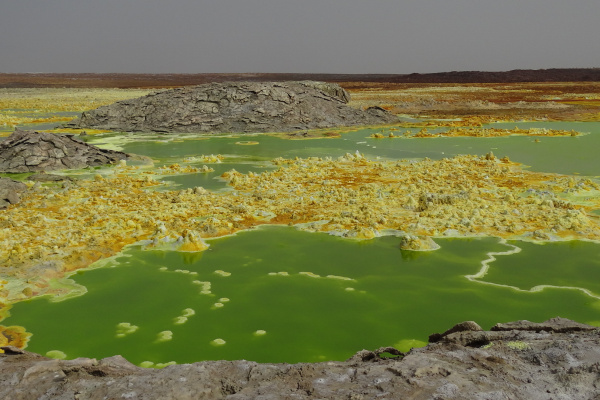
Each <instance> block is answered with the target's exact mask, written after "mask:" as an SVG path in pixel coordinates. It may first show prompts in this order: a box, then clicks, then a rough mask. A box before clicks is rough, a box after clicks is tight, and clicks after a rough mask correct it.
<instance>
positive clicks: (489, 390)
mask: <svg viewBox="0 0 600 400" xmlns="http://www.w3.org/2000/svg"><path fill="white" fill-rule="evenodd" d="M504 328H506V329H509V330H498V331H483V330H480V329H481V328H479V326H478V325H477V324H475V323H473V322H467V323H463V324H459V325H457V326H455V327H454V328H453V329H450V330H448V331H446V332H445V333H444V334H443V335H442V337H440V338H438V340H439V341H438V342H436V343H433V344H430V345H428V346H427V347H424V348H421V349H413V350H412V351H410V352H409V353H407V354H403V353H400V352H398V351H394V350H395V349H393V348H382V349H378V350H376V351H368V350H362V351H360V352H358V353H357V354H356V355H355V356H353V357H352V358H350V359H349V360H347V361H342V362H324V363H317V364H294V365H290V364H259V363H256V362H250V361H207V362H199V363H194V364H183V365H173V366H169V367H166V368H164V369H162V370H153V369H144V368H139V367H136V366H134V365H132V364H130V363H129V362H128V361H127V360H125V359H124V358H122V357H120V356H114V357H110V358H105V359H103V360H100V361H97V360H94V359H87V358H78V359H75V360H51V359H48V358H45V357H42V356H40V355H37V354H34V353H29V352H25V351H22V350H19V349H16V348H13V347H2V349H3V350H4V352H5V354H0V382H2V385H0V398H6V399H12V400H20V399H27V400H29V399H57V400H60V399H78V398H79V399H89V400H94V399H116V398H119V399H121V398H129V399H161V400H170V399H178V400H179V399H231V400H235V399H375V398H385V399H529V400H536V399H570V400H573V399H592V398H598V393H599V392H600V389H599V388H600V335H599V330H598V328H595V327H592V326H588V325H583V324H577V323H573V321H569V320H565V319H561V318H558V319H552V320H549V321H546V322H544V323H543V324H533V323H530V322H528V321H520V322H518V323H515V324H504V325H503V327H501V329H504ZM385 353H391V354H394V353H395V354H398V355H399V356H398V357H393V358H386V357H384V355H385Z"/></svg>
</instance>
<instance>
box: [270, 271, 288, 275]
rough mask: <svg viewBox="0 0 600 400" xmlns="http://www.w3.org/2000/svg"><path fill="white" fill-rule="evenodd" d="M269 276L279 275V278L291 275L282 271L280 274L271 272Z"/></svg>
mask: <svg viewBox="0 0 600 400" xmlns="http://www.w3.org/2000/svg"><path fill="white" fill-rule="evenodd" d="M269 275H270V276H277V275H279V276H289V275H290V274H288V273H287V272H285V271H280V272H269Z"/></svg>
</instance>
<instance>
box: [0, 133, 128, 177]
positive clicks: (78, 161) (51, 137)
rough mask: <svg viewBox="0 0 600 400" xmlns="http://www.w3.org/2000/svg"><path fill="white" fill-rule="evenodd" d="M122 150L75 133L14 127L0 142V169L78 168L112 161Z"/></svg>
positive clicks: (5, 170) (4, 170)
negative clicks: (81, 138)
mask: <svg viewBox="0 0 600 400" xmlns="http://www.w3.org/2000/svg"><path fill="white" fill-rule="evenodd" d="M126 158H127V155H126V154H125V153H122V152H120V151H114V150H105V149H100V148H98V147H96V146H93V145H90V144H87V143H85V142H84V141H82V140H80V139H78V138H77V137H75V136H74V135H55V134H53V133H48V132H33V131H22V130H15V132H14V133H13V134H12V135H10V136H9V137H8V138H7V139H6V140H4V141H2V142H0V172H12V173H23V172H37V171H53V170H61V169H79V168H85V167H88V166H91V167H96V166H100V165H104V164H112V163H115V162H117V161H119V160H124V159H126Z"/></svg>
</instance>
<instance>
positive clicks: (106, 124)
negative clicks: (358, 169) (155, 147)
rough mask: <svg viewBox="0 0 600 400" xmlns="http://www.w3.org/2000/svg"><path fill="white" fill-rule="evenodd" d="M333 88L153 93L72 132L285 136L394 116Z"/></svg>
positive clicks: (235, 87)
mask: <svg viewBox="0 0 600 400" xmlns="http://www.w3.org/2000/svg"><path fill="white" fill-rule="evenodd" d="M349 100H350V95H349V94H348V92H346V91H345V90H344V89H343V88H342V87H340V86H339V85H337V84H333V83H325V82H314V81H301V82H226V83H210V84H204V85H199V86H193V87H182V88H178V89H172V90H166V91H162V92H156V93H152V94H149V95H147V96H144V97H140V98H137V99H131V100H124V101H119V102H116V103H113V104H111V105H107V106H103V107H99V108H97V109H95V110H91V111H86V112H84V113H82V114H81V117H80V118H78V119H75V120H73V121H71V122H69V123H68V124H66V126H67V127H73V128H94V129H109V130H115V131H127V132H165V133H195V132H206V133H228V132H289V131H296V130H307V129H318V128H331V127H337V126H356V125H382V124H388V123H393V122H396V121H397V117H396V116H395V115H393V114H391V113H389V112H387V111H385V110H384V109H382V108H379V107H374V108H373V109H367V110H359V109H355V108H352V107H349V106H348V105H347V103H348V101H349Z"/></svg>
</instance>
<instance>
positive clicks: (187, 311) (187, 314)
mask: <svg viewBox="0 0 600 400" xmlns="http://www.w3.org/2000/svg"><path fill="white" fill-rule="evenodd" d="M194 314H196V311H194V310H193V309H192V308H186V309H185V310H183V316H184V317H191V316H192V315H194Z"/></svg>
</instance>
